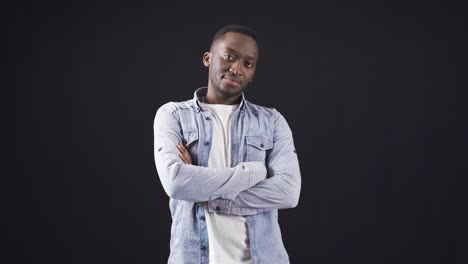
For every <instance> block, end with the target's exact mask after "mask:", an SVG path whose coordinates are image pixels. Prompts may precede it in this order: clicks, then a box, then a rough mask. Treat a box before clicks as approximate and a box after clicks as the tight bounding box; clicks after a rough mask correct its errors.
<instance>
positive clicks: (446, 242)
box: [2, 1, 468, 263]
mask: <svg viewBox="0 0 468 264" xmlns="http://www.w3.org/2000/svg"><path fill="white" fill-rule="evenodd" d="M324 3H326V4H324ZM324 3H322V2H320V3H319V2H310V3H308V5H307V6H306V5H304V4H299V3H295V2H292V1H287V3H281V4H280V3H278V4H275V3H271V2H270V3H267V2H265V3H263V4H260V3H258V4H253V3H252V2H251V3H249V2H219V1H218V2H196V1H193V2H191V3H183V2H179V1H171V2H169V3H158V2H157V1H146V2H140V3H137V2H132V4H129V3H123V2H120V1H116V2H112V3H110V2H107V3H103V2H91V3H85V2H82V1H74V2H70V3H66V4H64V3H63V2H62V1H56V2H52V1H49V2H45V1H36V2H35V3H26V2H16V3H15V4H12V3H10V4H8V6H7V8H6V12H7V13H8V14H7V16H6V17H7V24H6V25H7V31H6V32H7V34H6V39H7V42H8V52H7V57H6V59H7V62H8V88H7V93H5V92H4V93H3V94H4V95H5V96H6V98H5V99H4V102H5V101H6V102H8V103H7V106H8V107H7V109H6V113H7V117H6V118H5V119H6V120H7V122H8V129H7V130H3V133H2V135H3V136H4V138H5V139H6V141H7V143H8V144H7V146H8V148H9V150H10V151H8V153H7V154H8V156H9V159H8V161H7V166H5V167H4V168H5V172H6V173H5V174H4V175H6V179H7V184H6V186H7V191H6V192H4V194H6V201H7V203H8V205H9V208H11V209H12V210H11V212H8V213H6V214H5V215H4V217H3V218H6V219H7V220H8V222H7V225H5V226H4V227H6V228H5V229H6V230H7V231H8V232H7V233H8V236H7V237H8V247H7V251H8V254H7V258H8V263H165V262H166V261H167V257H168V254H169V238H170V221H171V220H170V215H169V208H168V197H167V195H166V194H165V193H164V191H163V189H162V186H161V184H160V182H159V179H158V176H157V173H156V169H155V166H154V161H153V134H152V133H153V131H152V124H153V118H154V114H155V112H156V110H157V108H158V107H159V106H161V105H162V104H164V103H165V102H168V101H182V100H187V99H190V98H192V96H193V91H194V90H195V89H196V88H198V87H200V86H204V85H206V83H207V71H206V68H205V67H203V65H202V60H201V59H202V54H203V52H205V51H206V50H207V49H208V47H209V43H210V39H211V37H212V35H213V34H214V33H215V32H216V30H217V29H219V28H220V27H222V26H224V25H226V24H231V23H238V24H245V25H248V26H251V27H253V28H254V29H256V30H257V31H258V34H259V40H260V62H259V65H258V68H257V75H256V78H255V80H254V83H253V85H252V86H251V87H249V88H248V89H247V90H246V97H247V99H248V100H250V101H252V102H254V103H257V104H260V105H264V106H268V107H275V108H277V110H279V111H280V112H281V113H282V114H283V115H284V116H285V117H286V119H287V120H288V123H289V124H290V126H291V128H292V130H293V134H294V139H295V144H296V149H297V151H298V155H299V160H300V165H301V172H302V179H303V185H302V192H301V198H300V203H299V205H298V207H297V208H295V209H289V210H281V211H280V223H281V227H282V232H283V239H284V242H285V245H286V248H287V250H288V252H289V255H290V259H291V263H466V261H467V259H468V258H467V256H466V249H467V246H468V244H467V242H466V240H467V237H466V214H467V202H466V199H465V197H464V189H465V186H466V185H463V178H464V177H466V175H467V174H466V167H467V165H466V158H467V155H466V151H465V148H466V146H467V137H466V133H467V130H466V129H467V126H466V117H465V115H463V114H462V112H463V111H462V106H464V104H465V102H464V101H465V97H464V94H465V89H466V87H467V84H466V75H467V67H466V59H467V49H466V48H465V46H467V43H466V38H465V36H466V29H467V28H466V20H467V19H466V5H465V4H463V3H462V2H461V1H460V2H459V3H449V2H446V1H444V2H443V1H440V2H434V1H432V2H428V1H426V2H423V1H419V2H404V3H398V4H397V3H396V2H395V1H388V2H387V3H384V2H378V3H377V2H373V1H372V2H371V1H370V2H368V3H365V2H361V1H360V2H352V3H351V1H341V2H337V1H329V2H324ZM4 36H5V34H4ZM2 90H3V89H2ZM2 174H3V173H2Z"/></svg>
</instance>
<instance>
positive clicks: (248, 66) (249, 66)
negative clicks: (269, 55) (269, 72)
mask: <svg viewBox="0 0 468 264" xmlns="http://www.w3.org/2000/svg"><path fill="white" fill-rule="evenodd" d="M253 66H254V64H253V62H251V61H246V62H245V67H247V68H252V67H253Z"/></svg>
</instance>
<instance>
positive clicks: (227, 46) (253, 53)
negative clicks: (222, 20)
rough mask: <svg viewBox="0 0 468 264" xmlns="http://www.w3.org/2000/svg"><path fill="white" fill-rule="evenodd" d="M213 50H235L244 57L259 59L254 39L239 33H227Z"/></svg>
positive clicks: (215, 44) (216, 43)
mask: <svg viewBox="0 0 468 264" xmlns="http://www.w3.org/2000/svg"><path fill="white" fill-rule="evenodd" d="M213 49H216V50H234V51H236V52H238V53H240V54H241V55H244V56H250V57H253V58H257V57H258V47H257V42H256V41H255V40H254V39H253V38H252V37H250V36H248V35H244V34H242V33H237V32H227V33H225V34H224V36H223V38H221V39H218V40H217V41H216V42H215V43H214V45H213Z"/></svg>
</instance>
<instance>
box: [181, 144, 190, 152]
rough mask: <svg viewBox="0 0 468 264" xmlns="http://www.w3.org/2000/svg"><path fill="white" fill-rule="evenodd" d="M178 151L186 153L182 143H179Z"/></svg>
mask: <svg viewBox="0 0 468 264" xmlns="http://www.w3.org/2000/svg"><path fill="white" fill-rule="evenodd" d="M179 151H180V152H182V153H184V154H188V150H187V148H186V147H185V146H184V145H182V144H180V147H179Z"/></svg>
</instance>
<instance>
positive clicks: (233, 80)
mask: <svg viewBox="0 0 468 264" xmlns="http://www.w3.org/2000/svg"><path fill="white" fill-rule="evenodd" d="M222 79H226V81H227V82H228V83H231V84H233V85H240V84H241V81H240V80H239V79H237V78H234V77H232V76H226V75H224V76H223V78H222Z"/></svg>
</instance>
